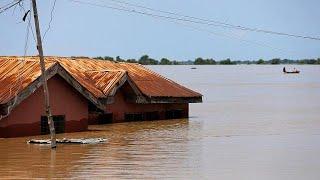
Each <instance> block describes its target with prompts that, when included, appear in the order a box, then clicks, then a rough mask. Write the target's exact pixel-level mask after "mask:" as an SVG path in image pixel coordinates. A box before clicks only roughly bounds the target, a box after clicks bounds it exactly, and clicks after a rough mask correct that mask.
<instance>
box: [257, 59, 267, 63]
mask: <svg viewBox="0 0 320 180" xmlns="http://www.w3.org/2000/svg"><path fill="white" fill-rule="evenodd" d="M264 63H265V62H264V60H263V59H259V60H258V61H257V64H264Z"/></svg>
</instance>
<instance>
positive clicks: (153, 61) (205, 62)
mask: <svg viewBox="0 0 320 180" xmlns="http://www.w3.org/2000/svg"><path fill="white" fill-rule="evenodd" d="M94 59H101V60H109V61H115V62H128V63H139V64H142V65H235V64H320V58H318V59H300V60H290V59H280V58H274V59H271V60H263V59H259V60H255V61H252V60H250V61H249V60H243V61H240V60H236V61H233V60H231V59H229V58H228V59H224V60H219V61H216V60H214V59H212V58H208V59H206V58H201V57H198V58H196V59H195V60H188V61H178V60H170V59H167V58H162V59H160V60H156V59H153V58H150V57H149V56H148V55H143V56H141V58H140V59H138V60H136V59H122V58H121V57H120V56H117V57H116V58H113V57H110V56H104V57H101V56H99V57H95V58H94Z"/></svg>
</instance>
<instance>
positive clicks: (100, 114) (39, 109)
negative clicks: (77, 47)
mask: <svg viewBox="0 0 320 180" xmlns="http://www.w3.org/2000/svg"><path fill="white" fill-rule="evenodd" d="M45 61H46V74H47V77H48V87H49V94H50V105H51V108H52V114H53V119H54V122H55V127H56V131H57V133H64V132H76V131H84V130H86V129H87V127H88V124H105V123H116V122H126V121H143V120H160V119H179V118H187V117H188V116H189V103H198V102H202V95H201V94H199V93H197V92H195V91H193V90H190V89H188V88H186V87H184V86H182V85H179V84H177V83H176V82H174V81H172V80H170V79H167V78H165V77H163V76H161V75H159V74H157V73H155V72H153V71H151V70H149V69H147V68H146V67H144V66H142V65H139V64H135V63H117V62H111V61H103V60H94V59H89V58H67V57H46V58H45ZM40 75H41V71H40V65H39V60H38V57H0V84H1V88H0V115H1V117H0V118H1V119H0V137H16V136H28V135H39V134H47V133H48V132H49V130H48V125H47V122H46V117H45V112H44V97H43V89H42V86H41V85H42V84H41V81H40Z"/></svg>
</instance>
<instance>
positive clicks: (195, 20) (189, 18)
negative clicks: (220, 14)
mask: <svg viewBox="0 0 320 180" xmlns="http://www.w3.org/2000/svg"><path fill="white" fill-rule="evenodd" d="M69 1H72V2H75V3H78V4H87V5H91V6H97V7H104V8H109V9H114V10H120V11H127V12H131V13H137V14H142V15H148V16H153V17H161V18H165V19H173V20H179V21H185V22H190V23H196V24H202V25H208V26H216V27H223V28H232V29H237V30H243V31H251V32H259V33H265V34H273V35H280V36H287V37H294V38H302V39H310V40H317V41H320V37H312V36H303V35H296V34H290V33H283V32H276V31H270V30H264V29H258V28H249V27H245V26H239V25H233V24H229V23H224V22H220V21H214V20H209V19H203V18H197V17H194V16H187V15H182V14H178V13H174V12H169V11H162V10H156V9H153V8H149V7H146V6H141V5H134V4H132V3H127V2H124V1H119V0H111V1H114V2H122V3H123V4H124V3H126V4H127V5H131V6H136V7H139V8H144V9H148V10H151V11H157V12H161V13H166V14H171V15H175V16H177V17H172V16H168V15H159V14H153V13H148V12H142V11H139V10H136V9H125V8H123V6H122V8H119V7H115V6H109V5H105V4H97V3H92V2H88V1H82V0H69ZM120 7H121V6H120Z"/></svg>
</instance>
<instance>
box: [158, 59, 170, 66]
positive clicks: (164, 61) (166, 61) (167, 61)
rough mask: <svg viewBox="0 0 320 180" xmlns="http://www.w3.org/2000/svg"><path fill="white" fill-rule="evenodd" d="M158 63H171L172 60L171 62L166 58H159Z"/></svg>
mask: <svg viewBox="0 0 320 180" xmlns="http://www.w3.org/2000/svg"><path fill="white" fill-rule="evenodd" d="M159 64H161V65H171V64H172V62H171V61H170V60H169V59H167V58H162V59H161V60H160V63H159Z"/></svg>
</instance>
